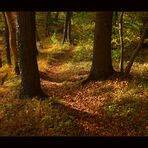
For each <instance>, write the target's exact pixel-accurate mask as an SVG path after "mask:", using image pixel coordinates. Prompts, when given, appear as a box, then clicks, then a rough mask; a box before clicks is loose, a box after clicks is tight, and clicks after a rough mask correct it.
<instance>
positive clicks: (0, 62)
mask: <svg viewBox="0 0 148 148" xmlns="http://www.w3.org/2000/svg"><path fill="white" fill-rule="evenodd" d="M0 67H2V58H1V54H0Z"/></svg>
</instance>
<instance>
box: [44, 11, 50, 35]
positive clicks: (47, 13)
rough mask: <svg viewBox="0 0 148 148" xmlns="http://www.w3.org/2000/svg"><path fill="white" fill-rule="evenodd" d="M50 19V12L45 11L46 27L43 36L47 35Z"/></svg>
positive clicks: (48, 33)
mask: <svg viewBox="0 0 148 148" xmlns="http://www.w3.org/2000/svg"><path fill="white" fill-rule="evenodd" d="M50 21H51V12H46V27H45V36H46V37H49V35H50V32H49V24H50Z"/></svg>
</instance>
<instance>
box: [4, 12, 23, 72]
mask: <svg viewBox="0 0 148 148" xmlns="http://www.w3.org/2000/svg"><path fill="white" fill-rule="evenodd" d="M4 15H5V18H6V23H7V26H8V30H9V44H10V48H11V51H12V53H13V56H14V65H15V73H16V74H17V75H19V74H20V71H19V66H18V51H17V46H16V13H15V12H4Z"/></svg>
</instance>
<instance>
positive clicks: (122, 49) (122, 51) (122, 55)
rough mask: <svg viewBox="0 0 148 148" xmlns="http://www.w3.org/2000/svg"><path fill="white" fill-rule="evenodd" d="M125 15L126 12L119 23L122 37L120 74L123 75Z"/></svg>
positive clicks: (121, 15)
mask: <svg viewBox="0 0 148 148" xmlns="http://www.w3.org/2000/svg"><path fill="white" fill-rule="evenodd" d="M123 14H124V12H121V14H120V21H119V35H120V46H121V58H120V72H121V73H122V74H123V66H124V42H123V27H122V22H123Z"/></svg>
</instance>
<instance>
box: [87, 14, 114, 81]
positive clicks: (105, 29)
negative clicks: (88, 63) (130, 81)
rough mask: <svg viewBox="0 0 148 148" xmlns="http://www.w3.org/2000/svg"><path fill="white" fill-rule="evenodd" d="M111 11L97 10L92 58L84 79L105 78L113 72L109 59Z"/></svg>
mask: <svg viewBox="0 0 148 148" xmlns="http://www.w3.org/2000/svg"><path fill="white" fill-rule="evenodd" d="M112 16H113V12H97V14H96V25H95V37H94V47H93V60H92V67H91V70H90V74H89V76H88V78H87V80H86V82H87V81H88V80H100V79H107V78H108V77H109V76H111V75H113V74H114V73H115V71H114V69H113V66H112V59H111V35H112Z"/></svg>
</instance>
